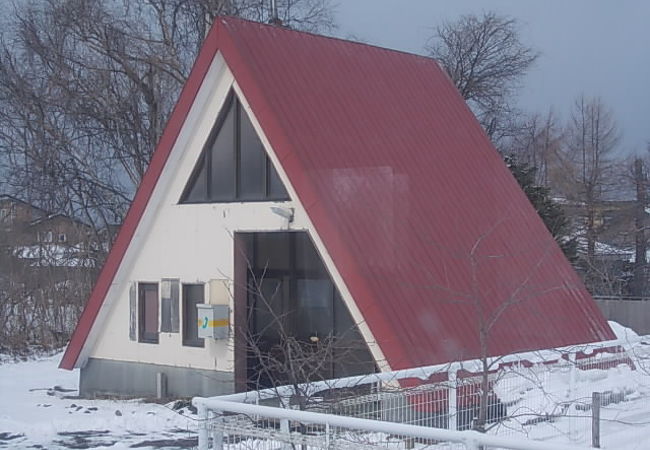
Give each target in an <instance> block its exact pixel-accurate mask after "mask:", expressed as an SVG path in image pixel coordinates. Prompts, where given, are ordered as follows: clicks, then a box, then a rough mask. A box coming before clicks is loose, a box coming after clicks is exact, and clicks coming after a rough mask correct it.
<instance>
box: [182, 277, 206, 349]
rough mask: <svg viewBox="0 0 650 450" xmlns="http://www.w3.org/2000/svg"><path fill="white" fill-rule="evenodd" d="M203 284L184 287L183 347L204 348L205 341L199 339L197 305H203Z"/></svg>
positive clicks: (185, 285)
mask: <svg viewBox="0 0 650 450" xmlns="http://www.w3.org/2000/svg"><path fill="white" fill-rule="evenodd" d="M203 292H204V287H203V285H202V284H184V285H183V345H186V346H190V347H203V345H204V339H203V338H199V334H198V333H199V331H198V320H199V315H198V311H197V309H196V305H198V304H201V303H203Z"/></svg>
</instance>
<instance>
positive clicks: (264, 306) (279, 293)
mask: <svg viewBox="0 0 650 450" xmlns="http://www.w3.org/2000/svg"><path fill="white" fill-rule="evenodd" d="M256 284H257V286H256ZM282 287H283V286H282V281H281V280H276V279H272V278H267V279H264V280H261V281H259V280H258V281H257V283H255V282H254V283H253V285H252V286H251V292H252V293H253V297H254V299H255V303H254V304H255V311H254V313H255V324H254V329H255V332H256V335H257V337H262V338H264V339H265V340H271V341H272V342H274V343H275V342H277V341H278V338H279V336H280V334H279V332H278V330H279V326H280V323H279V320H280V319H281V318H282V304H283V296H284V292H283V289H282Z"/></svg>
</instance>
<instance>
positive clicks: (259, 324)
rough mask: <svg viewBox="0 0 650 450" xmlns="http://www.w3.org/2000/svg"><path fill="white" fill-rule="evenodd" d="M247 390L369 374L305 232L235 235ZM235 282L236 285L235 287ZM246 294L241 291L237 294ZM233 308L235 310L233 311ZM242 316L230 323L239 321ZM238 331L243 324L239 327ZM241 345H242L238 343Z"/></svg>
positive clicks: (369, 364)
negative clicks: (242, 311)
mask: <svg viewBox="0 0 650 450" xmlns="http://www.w3.org/2000/svg"><path fill="white" fill-rule="evenodd" d="M237 240H238V244H239V245H237V246H236V247H237V248H238V250H239V253H240V255H239V256H237V255H236V256H235V258H236V266H239V267H240V268H241V267H242V266H243V265H244V264H243V263H242V261H237V259H238V258H242V259H243V260H244V261H245V271H246V274H245V280H246V281H245V283H240V282H239V280H241V279H242V277H243V276H244V274H243V269H240V270H239V271H238V273H237V274H236V279H235V282H236V284H237V285H239V286H240V289H238V291H239V295H237V292H236V297H238V298H236V299H235V301H236V305H237V304H239V305H241V304H242V303H244V302H245V305H246V317H245V322H246V328H247V330H246V333H245V335H244V333H241V332H240V333H239V334H238V338H237V339H238V340H239V345H237V343H236V347H237V346H238V347H240V351H239V352H237V350H236V353H239V356H240V357H243V351H242V350H241V346H242V344H243V345H245V347H246V351H245V353H246V356H245V358H246V382H247V388H248V389H259V388H264V387H270V386H273V385H278V384H284V383H288V382H292V381H299V382H304V381H313V380H316V379H327V378H334V377H341V376H348V375H354V374H361V373H369V372H373V371H374V370H375V363H374V360H373V358H372V356H371V354H370V352H369V350H368V348H367V345H366V344H365V342H364V341H363V339H362V337H361V335H360V333H359V331H358V328H357V326H356V324H355V323H354V321H353V320H352V316H351V315H350V313H349V311H348V309H347V307H346V305H345V303H344V302H343V300H342V298H341V295H340V294H339V292H338V289H336V286H335V285H334V283H333V281H332V279H331V277H330V275H329V273H328V272H327V270H326V268H325V265H324V264H323V262H322V260H321V258H320V256H319V254H318V252H317V250H316V247H315V246H314V244H313V243H312V241H311V239H310V237H309V235H308V234H307V233H306V232H267V233H238V234H237ZM237 275H239V280H238V279H237ZM242 285H243V287H244V289H243V291H244V292H241V291H242V289H241V287H242ZM236 308H237V306H236ZM242 319H244V317H242V315H241V314H239V316H238V317H237V318H236V320H242ZM240 323H241V322H240ZM242 340H243V342H242Z"/></svg>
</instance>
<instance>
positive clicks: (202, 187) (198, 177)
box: [183, 154, 208, 203]
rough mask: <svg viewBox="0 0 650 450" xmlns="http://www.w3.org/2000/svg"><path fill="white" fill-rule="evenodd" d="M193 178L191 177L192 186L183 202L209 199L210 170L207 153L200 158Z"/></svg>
mask: <svg viewBox="0 0 650 450" xmlns="http://www.w3.org/2000/svg"><path fill="white" fill-rule="evenodd" d="M194 170H195V171H194V173H193V178H192V179H190V183H192V186H191V187H190V189H189V191H187V190H186V194H185V198H184V199H183V203H200V202H205V201H207V200H208V170H207V166H206V164H205V154H202V155H201V157H200V158H199V162H198V164H197V167H196V169H194Z"/></svg>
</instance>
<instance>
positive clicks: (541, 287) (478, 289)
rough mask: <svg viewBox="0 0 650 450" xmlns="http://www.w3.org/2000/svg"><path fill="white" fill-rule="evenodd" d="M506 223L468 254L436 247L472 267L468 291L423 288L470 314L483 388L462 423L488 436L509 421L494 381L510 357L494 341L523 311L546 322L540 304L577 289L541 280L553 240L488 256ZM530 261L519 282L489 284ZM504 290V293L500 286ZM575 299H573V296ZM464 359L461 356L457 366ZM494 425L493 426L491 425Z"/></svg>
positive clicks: (475, 391) (441, 284) (440, 283)
mask: <svg viewBox="0 0 650 450" xmlns="http://www.w3.org/2000/svg"><path fill="white" fill-rule="evenodd" d="M506 221H507V218H504V219H502V220H499V221H497V222H496V223H494V224H493V225H492V226H491V227H490V228H488V229H486V230H484V231H483V232H482V233H481V234H480V235H479V236H477V237H476V239H475V240H474V242H473V244H472V245H471V247H470V248H469V249H459V248H448V247H446V246H444V245H439V244H437V243H434V245H435V246H436V248H438V250H439V251H443V252H446V253H448V254H449V255H450V257H452V258H454V259H456V260H458V261H462V263H463V264H464V265H466V266H467V270H468V275H467V278H468V282H467V284H466V285H462V286H453V285H450V284H449V283H448V280H442V279H441V280H436V279H434V280H433V282H432V283H431V284H429V285H426V286H422V287H421V288H423V289H427V290H430V291H431V292H433V295H434V297H433V301H437V302H440V303H449V304H455V305H457V306H458V307H459V308H462V309H463V310H464V311H465V314H466V317H467V320H469V321H471V328H472V329H473V330H474V332H475V334H476V341H477V345H478V355H477V357H476V359H478V360H479V361H480V366H481V367H480V369H479V370H478V371H477V372H479V378H480V380H479V381H478V384H477V385H475V386H474V387H473V388H470V389H469V392H470V395H471V397H472V398H473V399H474V400H472V401H470V402H469V403H470V404H472V403H474V404H473V407H472V408H470V409H468V410H467V411H465V414H471V415H472V417H461V418H460V420H461V421H462V422H463V423H464V424H467V425H469V424H470V423H471V424H472V427H473V428H474V429H476V430H478V431H482V432H485V431H487V430H488V429H489V428H490V427H491V426H493V425H496V423H498V421H499V420H501V419H503V418H505V416H506V412H505V410H503V409H500V404H499V400H498V398H497V397H496V394H495V392H494V390H493V386H494V382H495V380H494V378H493V377H494V375H495V373H496V371H497V369H498V368H499V364H500V361H501V359H502V357H503V356H505V355H501V356H499V355H497V354H496V353H495V341H496V340H497V339H498V338H497V337H496V335H497V334H498V333H499V331H498V329H499V328H501V327H503V326H505V325H504V321H507V320H508V317H509V315H510V314H512V313H513V311H514V310H517V309H519V308H525V309H526V311H527V314H529V315H539V316H540V317H539V318H538V320H543V318H544V315H545V314H546V313H545V310H544V306H543V305H542V304H540V302H539V300H540V299H541V298H544V297H546V296H552V295H555V294H556V293H558V292H569V293H570V292H571V291H573V290H576V289H578V288H579V287H578V286H572V285H571V284H570V283H566V282H555V281H552V282H544V281H542V280H540V278H539V274H540V273H542V272H544V270H546V268H547V267H548V265H549V264H552V258H551V254H552V253H553V252H554V251H556V250H557V247H556V244H555V242H553V240H552V238H551V237H550V236H549V237H548V239H543V240H541V241H537V242H530V243H529V246H528V248H521V249H519V252H520V254H506V253H494V252H493V251H490V250H488V248H489V247H490V246H491V244H490V239H492V238H493V234H494V232H495V230H496V229H497V228H498V227H500V226H502V225H503V224H504V223H505V222H506ZM522 254H526V255H529V256H527V257H526V260H527V261H526V264H527V267H526V270H525V271H524V272H523V274H522V275H521V276H520V277H518V278H513V277H512V276H509V277H506V278H507V279H505V278H504V279H503V280H501V281H500V282H496V283H495V282H493V281H488V280H491V278H489V277H488V278H486V277H485V272H486V271H494V267H495V266H497V265H499V264H503V263H504V262H506V261H508V260H509V259H511V258H518V257H519V256H521V255H522ZM496 285H499V288H496V287H495V286H496ZM570 295H572V294H570ZM462 359H464V355H459V356H458V360H462ZM490 424H492V425H490Z"/></svg>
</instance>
